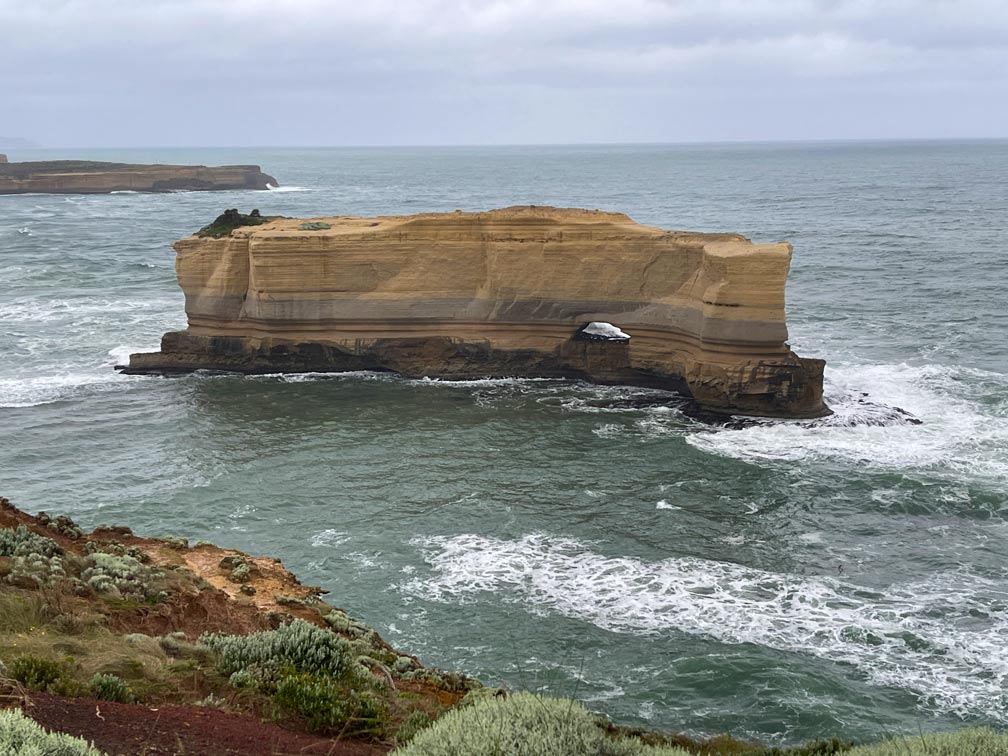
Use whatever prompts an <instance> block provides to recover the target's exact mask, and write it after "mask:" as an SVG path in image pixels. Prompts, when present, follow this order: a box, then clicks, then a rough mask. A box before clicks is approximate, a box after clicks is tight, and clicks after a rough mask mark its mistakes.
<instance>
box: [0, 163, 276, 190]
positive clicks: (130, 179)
mask: <svg viewBox="0 0 1008 756" xmlns="http://www.w3.org/2000/svg"><path fill="white" fill-rule="evenodd" d="M267 184H270V185H272V186H278V185H279V184H278V182H277V180H276V179H275V178H273V177H272V176H269V175H267V174H265V173H263V172H262V171H261V170H260V168H259V166H257V165H223V166H219V167H207V166H204V165H134V164H130V163H101V162H94V161H90V160H46V161H39V162H24V163H8V162H6V161H3V160H0V194H108V193H109V192H121V191H133V192H172V191H216V190H225V189H231V190H234V189H266V188H267Z"/></svg>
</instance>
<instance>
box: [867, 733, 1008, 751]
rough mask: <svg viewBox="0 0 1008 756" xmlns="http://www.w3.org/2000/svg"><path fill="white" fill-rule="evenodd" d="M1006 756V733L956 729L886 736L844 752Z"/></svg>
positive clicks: (1007, 748) (1007, 747) (1007, 746)
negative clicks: (888, 738)
mask: <svg viewBox="0 0 1008 756" xmlns="http://www.w3.org/2000/svg"><path fill="white" fill-rule="evenodd" d="M939 755H940V756H1008V733H1003V732H1002V733H998V732H994V731H993V730H988V729H969V730H959V731H958V732H939V733H928V734H924V735H911V736H910V737H907V738H896V739H893V740H886V741H883V742H881V743H877V744H875V745H867V746H859V747H858V748H854V749H852V750H851V751H848V753H847V756H939Z"/></svg>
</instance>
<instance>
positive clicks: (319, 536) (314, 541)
mask: <svg viewBox="0 0 1008 756" xmlns="http://www.w3.org/2000/svg"><path fill="white" fill-rule="evenodd" d="M349 540H350V534H349V533H347V532H346V531H345V530H336V529H335V528H326V529H325V530H321V531H319V532H318V533H315V534H314V535H313V536H312V537H311V539H310V542H311V545H312V546H314V547H316V548H319V547H323V546H329V547H333V546H339V545H340V544H343V543H346V542H347V541H349Z"/></svg>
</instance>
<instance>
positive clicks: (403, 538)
mask: <svg viewBox="0 0 1008 756" xmlns="http://www.w3.org/2000/svg"><path fill="white" fill-rule="evenodd" d="M60 156H61V155H58V154H56V153H53V152H28V151H21V152H17V151H16V152H15V153H14V154H13V155H12V156H11V157H12V159H32V158H51V157H60ZM74 156H77V157H90V158H95V159H114V160H131V161H134V160H135V161H161V162H202V163H207V164H218V163H226V162H227V163H232V162H240V163H247V162H251V163H259V164H261V165H262V166H263V168H264V170H266V171H267V172H268V173H271V174H273V175H275V176H277V177H278V179H279V180H280V181H281V182H282V184H283V186H282V187H281V188H280V189H279V190H277V191H271V192H254V193H253V192H235V193H211V194H201V193H178V194H170V195H142V194H115V195H109V196H91V197H86V196H42V195H36V196H19V197H0V208H2V213H0V423H2V428H3V433H2V438H3V443H0V495H5V496H8V497H10V498H11V499H13V500H14V502H15V503H16V504H18V505H19V506H21V507H23V508H26V509H28V510H30V511H37V510H39V509H46V510H49V511H54V512H65V513H69V514H71V515H72V516H74V517H75V518H77V519H78V520H79V521H80V522H81V523H82V524H84V525H86V526H89V527H90V526H95V525H98V524H101V523H118V524H126V525H129V526H131V527H133V528H134V529H136V530H138V531H141V532H145V533H151V534H166V535H167V534H175V535H183V536H187V537H189V538H191V539H208V540H213V541H215V542H217V543H220V544H222V545H226V546H233V547H237V548H241V549H245V550H248V551H251V552H254V553H258V554H268V555H274V556H279V557H281V558H282V559H283V560H284V562H285V564H286V565H287V566H289V567H290V568H292V569H293V570H294V571H295V572H296V573H297V574H298V575H300V576H301V577H302V579H303V580H304V581H305V582H308V583H313V584H318V585H321V586H323V587H324V588H326V589H328V590H330V591H331V594H330V597H329V598H330V600H331V601H332V602H333V603H335V604H336V605H339V606H342V607H344V608H346V609H347V610H349V611H350V612H351V613H353V614H355V615H358V616H360V617H362V618H363V619H364V620H366V621H367V622H369V623H370V624H372V625H374V626H375V627H376V628H378V629H379V631H380V632H382V633H383V635H385V637H387V638H388V639H389V640H390V641H391V642H392V643H393V644H396V645H398V646H399V647H401V648H403V649H406V650H409V651H412V652H416V653H417V654H419V655H420V657H421V659H422V660H423V661H425V662H426V663H428V664H432V665H438V666H443V667H445V668H450V669H461V670H464V671H466V672H468V673H470V674H472V675H475V676H477V677H479V678H481V679H483V680H485V681H486V682H488V683H503V684H507V685H510V686H522V687H529V688H533V689H541V690H545V691H549V692H551V693H554V694H563V695H574V696H577V697H579V698H581V699H583V700H585V701H586V702H587V704H588V705H589V706H590V707H592V708H594V709H597V710H599V711H603V712H605V713H607V714H609V715H611V716H613V717H614V718H616V719H617V720H619V721H621V722H626V723H634V724H641V725H647V726H652V727H658V728H667V729H677V730H685V731H688V732H692V733H716V732H723V731H730V732H732V733H735V734H736V735H740V736H752V737H757V738H761V739H765V740H769V741H773V742H782V743H792V742H796V741H801V740H804V739H808V738H812V737H815V736H820V735H828V734H833V733H840V734H843V735H845V736H847V737H850V738H853V739H856V740H867V739H871V738H876V737H879V736H881V735H883V734H885V733H892V732H898V731H908V732H917V731H918V730H919V729H924V730H931V729H941V728H950V727H955V726H958V725H960V724H963V723H970V724H991V725H995V726H1008V574H1006V572H1008V570H1006V567H1008V315H1006V308H1005V291H1006V284H1008V273H1006V270H1008V241H1006V240H1008V181H1005V176H1006V175H1008V142H963V143H954V142H934V143H924V142H913V143H896V142H893V143H864V144H858V143H837V144H828V143H823V144H791V145H789V144H780V145H717V146H709V145H699V146H625V147H513V148H451V149H449V148H444V149H435V148H428V149H407V148H402V149H258V150H237V149H235V150H220V149H214V150H167V149H162V150H143V151H141V150H121V151H114V150H113V151H108V150H106V151H101V152H98V151H91V152H80V151H78V152H77V153H75V154H74ZM525 203H532V204H554V205H561V206H578V207H589V208H596V207H597V208H604V209H611V210H620V211H624V212H626V213H628V214H629V215H630V216H631V217H633V218H634V219H636V220H638V221H641V222H644V223H650V224H656V225H661V226H664V227H667V228H683V229H694V230H703V231H736V232H741V233H744V234H746V235H747V236H750V237H752V238H753V239H755V240H758V241H775V240H778V239H788V240H790V241H791V242H792V243H793V244H794V245H795V256H794V262H793V266H792V273H791V277H790V281H789V287H788V320H789V326H790V332H791V343H792V345H793V346H794V347H795V349H796V350H797V351H798V352H799V353H800V354H803V355H807V356H818V357H824V358H825V359H826V360H827V361H828V367H827V371H826V379H827V384H826V393H827V398H828V401H829V402H830V403H831V404H832V406H833V407H834V409H835V410H836V415H835V416H834V417H833V418H830V419H829V420H828V421H826V422H821V423H808V422H784V421H779V422H766V423H760V424H758V425H755V426H753V427H748V428H745V429H741V430H738V429H722V428H714V427H711V426H706V425H703V424H701V423H698V422H696V421H693V420H691V419H689V418H687V417H684V416H682V415H681V414H680V413H679V412H678V411H677V410H676V409H675V408H674V402H670V401H669V399H670V397H669V396H668V395H664V394H661V393H656V392H653V391H643V390H640V389H633V388H626V387H606V388H602V387H594V386H590V385H585V384H580V383H575V382H568V381H545V380H494V381H471V382H465V383H446V382H439V381H430V380H405V379H398V378H395V377H390V376H386V375H375V374H368V373H361V374H349V375H345V376H338V377H333V376H322V375H307V376H305V375H301V376H284V375H277V376H264V377H256V378H249V379H242V378H237V377H206V376H189V377H185V378H177V379H163V378H148V377H125V376H120V375H117V374H116V373H114V372H113V370H112V366H113V365H114V364H115V363H116V362H119V361H122V360H123V359H125V356H126V355H127V354H128V353H129V352H131V351H137V350H142V349H153V348H156V347H157V344H158V339H159V337H160V335H161V333H162V332H164V331H167V330H171V329H179V328H182V327H184V325H185V317H184V312H183V301H182V295H181V293H180V291H179V290H178V288H177V286H176V283H175V276H174V270H173V257H174V253H173V252H172V250H171V249H170V247H169V244H170V243H171V242H172V241H173V240H174V239H176V238H179V237H181V236H183V235H186V234H188V233H190V232H192V231H194V230H195V229H196V228H198V227H199V226H201V225H203V224H205V223H207V222H208V221H210V220H211V219H212V218H213V217H214V216H216V215H217V214H218V213H219V212H220V211H221V210H223V209H224V208H227V207H239V208H241V209H242V210H243V211H248V210H250V209H252V208H253V207H258V208H260V209H261V211H262V212H263V213H264V214H267V213H268V214H286V215H307V216H311V215H320V214H334V213H355V214H377V213H408V212H419V211H433V210H454V209H456V208H461V209H466V210H478V209H487V208H492V207H499V206H506V205H511V204H525ZM864 395H867V398H868V400H869V401H871V402H873V403H876V404H878V405H883V406H890V407H901V408H903V409H904V410H906V411H908V412H910V413H913V414H914V415H915V416H917V417H918V418H920V419H921V420H922V421H923V423H922V424H920V425H912V424H909V423H906V422H899V421H897V420H894V419H892V418H891V417H890V416H886V417H887V418H888V419H886V420H885V421H884V422H883V423H882V424H878V423H876V422H872V421H873V420H874V419H877V418H876V416H875V415H873V414H872V410H871V406H870V405H868V406H866V405H865V404H864V403H862V402H860V401H859V400H860V399H862V398H865V397H864Z"/></svg>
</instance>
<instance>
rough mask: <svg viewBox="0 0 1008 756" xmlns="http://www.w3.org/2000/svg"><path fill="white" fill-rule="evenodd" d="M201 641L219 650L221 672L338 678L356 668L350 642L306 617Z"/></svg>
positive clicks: (205, 638)
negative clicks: (253, 630)
mask: <svg viewBox="0 0 1008 756" xmlns="http://www.w3.org/2000/svg"><path fill="white" fill-rule="evenodd" d="M200 642H201V643H203V644H204V645H206V646H208V647H209V648H211V649H212V650H214V651H216V652H217V669H218V671H219V672H221V674H224V675H227V676H229V677H230V676H231V675H234V674H235V673H239V672H240V673H243V674H256V671H257V670H258V671H260V672H262V673H266V674H265V675H262V674H260V675H259V677H260V678H262V677H267V678H268V677H270V676H272V677H273V678H276V677H277V676H278V675H279V673H280V672H281V671H284V670H287V669H289V670H291V671H293V672H303V673H306V674H310V675H319V676H329V677H334V678H336V679H345V678H348V677H351V676H352V675H353V673H354V671H355V662H354V656H353V653H352V649H351V647H350V644H349V643H348V642H347V641H346V640H345V639H343V638H341V637H339V636H338V635H336V634H335V633H333V632H331V631H330V630H326V629H324V628H321V627H317V626H315V625H313V624H311V623H310V622H305V621H304V620H300V619H298V620H294V621H293V622H291V623H289V624H286V625H281V626H280V627H278V628H277V629H276V630H264V631H262V632H258V633H251V634H249V635H224V634H221V633H205V634H204V635H202V636H201V637H200Z"/></svg>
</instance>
